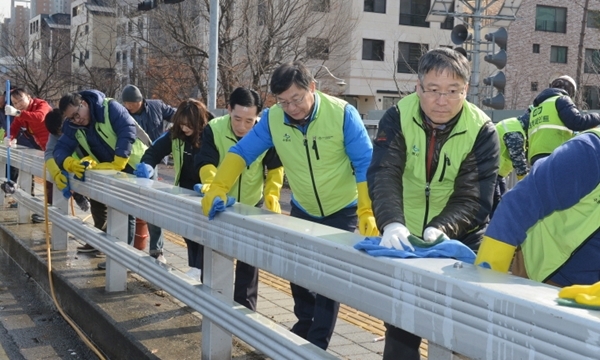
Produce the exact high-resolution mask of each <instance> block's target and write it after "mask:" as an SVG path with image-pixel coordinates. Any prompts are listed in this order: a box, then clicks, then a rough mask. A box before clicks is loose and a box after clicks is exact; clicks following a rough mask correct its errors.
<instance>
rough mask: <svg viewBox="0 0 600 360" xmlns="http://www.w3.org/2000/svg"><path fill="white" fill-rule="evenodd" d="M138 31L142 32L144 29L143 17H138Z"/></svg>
mask: <svg viewBox="0 0 600 360" xmlns="http://www.w3.org/2000/svg"><path fill="white" fill-rule="evenodd" d="M138 31H139V32H140V34H141V33H142V31H144V19H142V18H139V19H138Z"/></svg>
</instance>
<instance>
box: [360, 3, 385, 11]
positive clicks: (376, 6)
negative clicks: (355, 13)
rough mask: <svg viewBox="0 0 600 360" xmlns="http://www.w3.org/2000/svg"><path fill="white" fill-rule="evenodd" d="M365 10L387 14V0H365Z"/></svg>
mask: <svg viewBox="0 0 600 360" xmlns="http://www.w3.org/2000/svg"><path fill="white" fill-rule="evenodd" d="M364 11H365V12H373V13H379V14H385V0H365V6H364Z"/></svg>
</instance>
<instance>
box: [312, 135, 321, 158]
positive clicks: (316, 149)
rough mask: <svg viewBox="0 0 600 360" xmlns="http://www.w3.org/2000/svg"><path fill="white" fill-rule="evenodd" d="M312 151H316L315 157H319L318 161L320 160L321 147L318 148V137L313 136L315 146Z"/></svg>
mask: <svg viewBox="0 0 600 360" xmlns="http://www.w3.org/2000/svg"><path fill="white" fill-rule="evenodd" d="M312 149H313V150H314V151H315V155H316V156H317V160H319V147H317V137H316V136H313V146H312Z"/></svg>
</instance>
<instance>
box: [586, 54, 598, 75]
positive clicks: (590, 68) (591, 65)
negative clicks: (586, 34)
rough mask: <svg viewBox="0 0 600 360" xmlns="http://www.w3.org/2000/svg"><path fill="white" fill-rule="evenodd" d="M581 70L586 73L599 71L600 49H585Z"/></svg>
mask: <svg viewBox="0 0 600 360" xmlns="http://www.w3.org/2000/svg"><path fill="white" fill-rule="evenodd" d="M583 72H584V73H587V74H598V73H600V50H597V49H585V65H584V67H583Z"/></svg>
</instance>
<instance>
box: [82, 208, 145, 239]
mask: <svg viewBox="0 0 600 360" xmlns="http://www.w3.org/2000/svg"><path fill="white" fill-rule="evenodd" d="M90 212H91V213H92V219H94V227H95V228H96V229H100V230H102V231H104V232H106V221H107V219H108V209H107V207H106V205H104V204H103V203H101V202H98V201H96V200H94V199H90ZM127 221H128V227H127V244H129V245H133V239H134V236H135V218H134V217H133V216H131V215H127Z"/></svg>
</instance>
